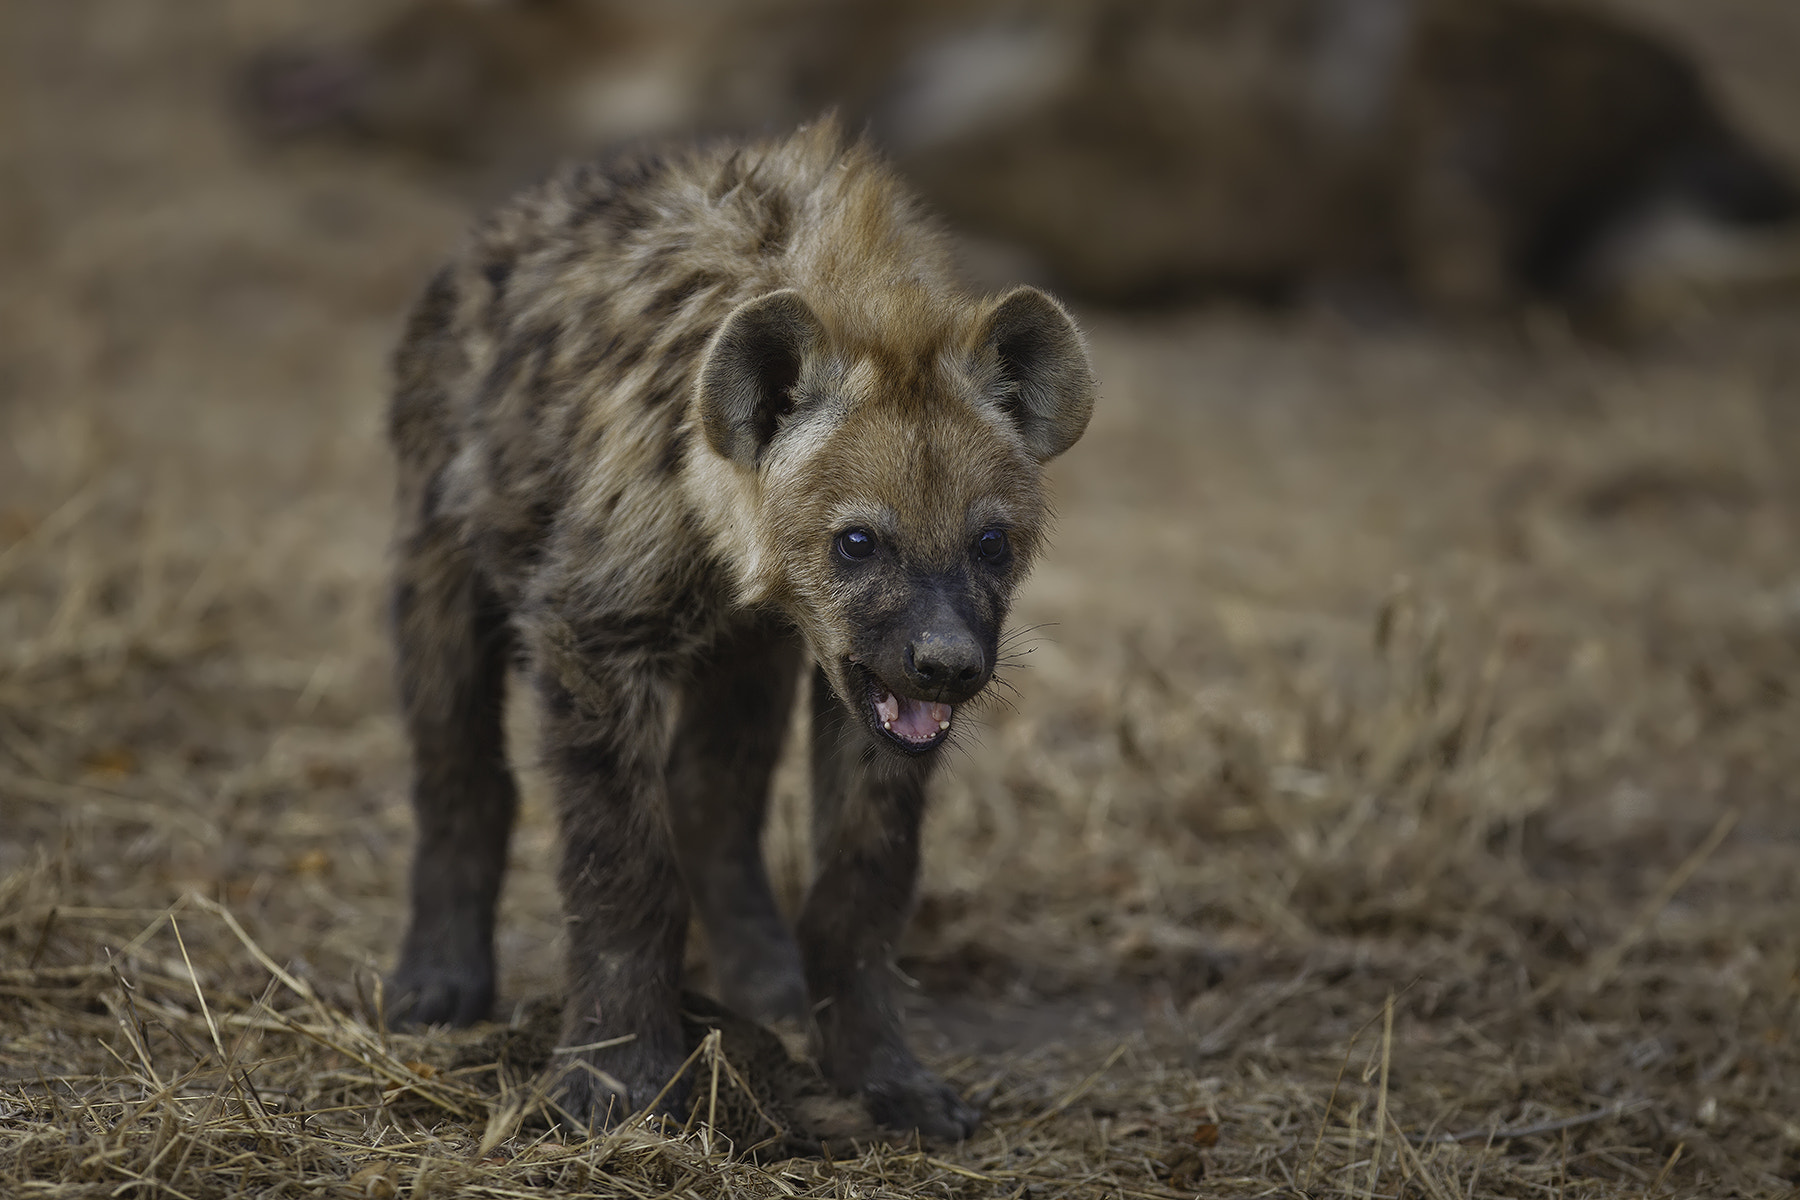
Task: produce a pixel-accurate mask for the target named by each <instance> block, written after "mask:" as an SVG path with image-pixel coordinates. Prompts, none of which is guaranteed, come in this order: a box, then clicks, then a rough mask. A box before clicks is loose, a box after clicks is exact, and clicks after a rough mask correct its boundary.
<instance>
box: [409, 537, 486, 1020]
mask: <svg viewBox="0 0 1800 1200" xmlns="http://www.w3.org/2000/svg"><path fill="white" fill-rule="evenodd" d="M398 558H399V561H398V563H397V566H396V578H395V585H394V614H393V617H394V635H395V641H396V643H397V648H398V660H399V663H398V665H399V685H400V703H401V707H402V708H403V710H404V712H405V718H406V729H407V734H408V737H409V738H410V740H411V742H412V755H413V783H412V803H413V815H414V819H415V821H416V823H417V827H418V843H417V847H416V849H415V852H414V857H413V866H412V919H411V922H410V923H409V925H408V928H407V932H406V940H405V942H404V943H403V944H402V946H401V950H400V965H399V967H398V968H397V969H396V970H395V972H394V976H393V979H392V980H391V981H390V983H389V984H388V1014H389V1017H390V1019H393V1020H395V1021H397V1022H400V1023H437V1022H447V1023H449V1024H452V1025H468V1024H471V1023H472V1022H475V1021H479V1020H481V1019H482V1018H484V1017H486V1016H487V1015H488V1011H489V1009H491V1008H492V1007H493V1003H494V910H495V906H496V905H497V903H498V901H499V898H500V879H501V875H502V874H503V872H504V871H505V869H506V847H507V840H508V837H509V835H510V833H511V831H512V824H513V814H514V812H515V811H516V809H517V807H518V792H517V789H516V787H515V785H514V782H513V776H512V771H511V770H510V769H509V768H508V766H507V762H506V745H505V730H504V722H503V719H502V710H503V704H504V700H505V687H506V673H507V666H508V663H509V661H510V658H511V656H512V645H513V640H512V636H511V630H510V628H509V626H508V623H507V620H506V615H505V613H504V612H503V611H502V609H501V606H500V603H499V601H498V599H497V598H496V597H495V596H494V595H493V594H492V592H491V591H490V590H489V589H488V587H487V586H486V585H485V583H484V582H483V580H482V579H481V577H480V575H479V574H478V573H477V572H476V570H475V568H474V565H473V563H471V562H470V561H469V558H468V555H467V554H466V552H465V551H464V550H463V548H462V547H461V546H460V545H459V544H458V541H457V538H456V531H455V530H454V529H453V528H452V526H451V523H450V522H449V521H448V520H445V519H443V518H439V517H436V516H435V515H434V514H431V513H426V514H424V517H423V519H422V521H421V522H420V524H419V527H418V528H417V529H416V530H415V531H413V532H412V533H411V534H410V536H407V537H406V538H404V540H403V542H402V544H401V546H400V550H399V555H398Z"/></svg>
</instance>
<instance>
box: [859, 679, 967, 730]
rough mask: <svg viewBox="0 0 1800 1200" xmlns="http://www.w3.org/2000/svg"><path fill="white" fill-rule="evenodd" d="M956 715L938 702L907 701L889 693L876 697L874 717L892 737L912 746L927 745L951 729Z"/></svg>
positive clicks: (949, 708) (947, 706)
mask: <svg viewBox="0 0 1800 1200" xmlns="http://www.w3.org/2000/svg"><path fill="white" fill-rule="evenodd" d="M954 711H956V710H955V709H953V708H952V707H951V706H950V705H948V704H939V703H938V702H937V701H935V700H908V699H907V698H906V697H904V696H896V695H894V693H892V692H890V691H887V690H886V689H882V688H878V689H876V693H875V715H876V716H877V717H879V718H881V723H882V725H883V726H884V727H885V728H886V729H887V731H888V732H889V733H892V734H895V735H897V736H899V737H903V738H905V739H906V740H907V741H909V742H928V741H930V740H931V739H932V738H934V737H936V736H937V735H938V734H939V733H940V732H942V731H943V730H945V729H948V728H949V727H950V714H951V713H953V712H954Z"/></svg>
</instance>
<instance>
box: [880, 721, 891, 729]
mask: <svg viewBox="0 0 1800 1200" xmlns="http://www.w3.org/2000/svg"><path fill="white" fill-rule="evenodd" d="M881 727H882V728H883V729H892V728H893V727H894V723H893V722H892V721H883V722H882V723H881Z"/></svg>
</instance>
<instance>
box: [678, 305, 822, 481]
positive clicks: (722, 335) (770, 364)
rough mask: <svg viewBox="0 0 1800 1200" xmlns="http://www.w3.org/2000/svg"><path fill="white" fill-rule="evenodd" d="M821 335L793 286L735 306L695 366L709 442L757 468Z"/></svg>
mask: <svg viewBox="0 0 1800 1200" xmlns="http://www.w3.org/2000/svg"><path fill="white" fill-rule="evenodd" d="M824 336H825V330H824V327H823V326H822V325H820V324H819V318H818V317H817V316H816V315H815V314H814V313H813V310H812V309H811V308H809V307H808V306H807V303H806V301H805V300H802V299H801V298H800V293H799V292H796V291H794V290H793V289H792V288H787V289H783V290H782V291H779V292H770V293H769V294H768V295H766V296H758V297H757V298H756V299H754V300H746V301H745V302H744V303H742V304H740V305H738V306H737V307H736V308H735V309H733V310H732V311H731V315H730V316H728V317H726V318H725V322H724V324H722V325H720V326H719V331H718V332H717V333H715V334H714V335H713V339H712V344H711V345H709V346H708V347H707V348H706V357H705V359H704V360H703V361H702V362H701V364H700V382H699V384H698V385H697V392H698V398H699V403H700V421H701V424H702V426H703V427H704V428H705V430H706V441H707V443H708V444H709V445H710V446H712V448H713V449H714V450H716V451H718V452H719V453H720V454H722V455H724V456H725V457H726V458H729V459H730V460H731V461H732V462H735V463H737V464H738V465H739V466H743V467H754V466H755V465H756V462H757V460H758V459H759V458H760V457H761V456H762V452H763V450H764V449H765V448H766V447H767V446H768V444H769V440H770V439H771V438H773V437H774V436H775V430H776V428H777V426H778V424H779V423H780V421H781V418H782V417H784V416H786V415H787V414H788V413H789V412H790V411H792V409H793V407H794V397H793V392H794V385H795V384H796V383H798V382H799V380H800V368H801V366H802V365H803V364H804V363H805V361H806V356H807V353H808V352H809V351H811V350H812V349H813V348H814V347H815V346H817V345H818V344H819V343H820V342H821V341H822V340H823V338H824Z"/></svg>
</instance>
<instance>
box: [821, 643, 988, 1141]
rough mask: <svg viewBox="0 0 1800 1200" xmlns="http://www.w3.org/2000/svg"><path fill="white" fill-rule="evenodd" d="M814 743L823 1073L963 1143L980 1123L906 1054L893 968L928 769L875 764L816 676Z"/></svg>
mask: <svg viewBox="0 0 1800 1200" xmlns="http://www.w3.org/2000/svg"><path fill="white" fill-rule="evenodd" d="M812 739H813V753H812V767H813V805H814V832H813V844H814V847H815V850H816V852H817V860H818V863H817V865H818V875H817V877H816V878H815V879H814V881H813V886H812V891H811V893H810V894H808V896H807V899H806V908H805V910H804V911H803V912H802V913H801V916H800V950H801V954H802V956H803V957H804V959H805V962H806V985H807V989H808V991H810V992H811V994H812V1003H813V1013H814V1019H815V1021H816V1022H817V1028H818V1039H819V1059H820V1066H821V1067H822V1068H823V1069H824V1071H825V1074H826V1077H827V1078H828V1079H830V1080H831V1082H832V1084H833V1085H834V1086H835V1087H837V1088H838V1090H839V1091H842V1092H845V1093H848V1094H860V1095H861V1096H862V1097H863V1100H864V1102H865V1103H867V1104H868V1106H869V1115H870V1116H872V1117H874V1118H875V1120H876V1121H878V1122H880V1123H881V1124H883V1125H886V1126H888V1127H889V1128H893V1129H917V1130H919V1131H920V1132H921V1133H924V1134H925V1135H927V1136H928V1137H934V1138H942V1139H946V1140H960V1139H962V1138H965V1137H967V1136H968V1135H969V1134H971V1133H973V1132H974V1130H975V1126H976V1125H977V1124H978V1123H979V1122H980V1119H981V1118H980V1114H979V1113H977V1112H976V1111H975V1110H974V1109H973V1108H971V1107H970V1106H969V1105H968V1104H966V1103H965V1102H964V1101H963V1099H962V1098H961V1097H960V1096H958V1095H957V1094H956V1091H955V1089H953V1088H952V1087H951V1086H950V1085H949V1084H947V1083H945V1082H944V1081H943V1080H942V1079H940V1078H938V1077H937V1076H936V1075H934V1074H933V1073H932V1072H930V1071H929V1070H927V1069H926V1068H925V1067H924V1065H923V1064H921V1063H920V1062H919V1060H918V1059H917V1058H915V1057H914V1056H913V1053H912V1051H911V1050H910V1049H908V1048H907V1045H906V1040H905V1036H904V1034H903V1033H902V1031H901V1026H900V1013H899V1009H898V1007H897V1005H896V1004H895V1002H894V979H893V974H894V973H893V969H892V966H891V962H892V958H893V954H894V947H895V945H896V943H898V941H899V939H900V934H901V932H902V931H903V930H904V928H905V926H906V920H907V916H908V915H909V913H910V910H911V907H912V897H913V888H914V886H915V884H916V883H917V881H918V874H919V825H920V822H921V820H922V818H923V816H924V810H925V783H926V779H927V777H928V775H929V770H930V769H929V767H928V766H927V765H926V764H927V763H929V762H930V760H929V759H925V760H918V761H914V762H895V761H893V760H891V759H889V758H886V757H885V756H884V757H882V758H879V759H872V758H871V756H870V751H871V748H870V747H869V746H868V741H867V739H868V735H867V734H866V733H865V732H864V731H863V729H862V727H861V726H860V725H858V724H856V723H855V722H854V721H852V720H851V718H850V717H849V716H848V715H847V714H846V713H845V712H844V709H843V706H842V705H841V704H839V703H838V702H837V700H836V698H835V697H834V696H833V694H832V691H831V686H830V684H829V683H828V682H827V681H826V679H825V677H824V675H823V674H822V673H820V672H817V671H815V672H814V676H813V695H812Z"/></svg>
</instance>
